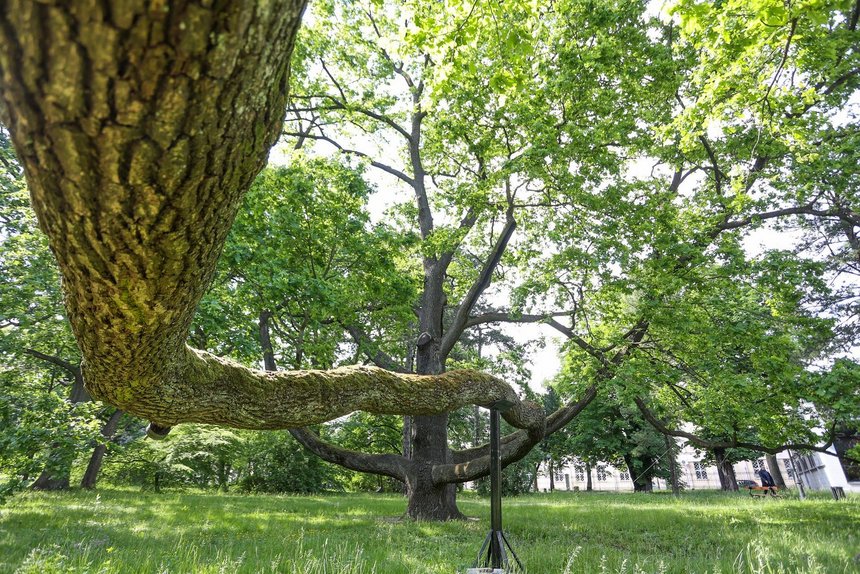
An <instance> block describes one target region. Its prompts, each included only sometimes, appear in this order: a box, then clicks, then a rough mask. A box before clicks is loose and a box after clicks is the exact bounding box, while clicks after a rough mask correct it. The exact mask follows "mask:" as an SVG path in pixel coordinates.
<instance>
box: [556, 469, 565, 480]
mask: <svg viewBox="0 0 860 574" xmlns="http://www.w3.org/2000/svg"><path fill="white" fill-rule="evenodd" d="M562 480H564V474H563V473H562V472H561V471H560V470H556V471H555V481H556V482H561V481H562Z"/></svg>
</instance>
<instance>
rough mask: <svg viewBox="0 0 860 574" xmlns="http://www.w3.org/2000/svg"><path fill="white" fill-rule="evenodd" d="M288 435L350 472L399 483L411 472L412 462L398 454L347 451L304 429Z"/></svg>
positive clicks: (298, 429) (324, 458)
mask: <svg viewBox="0 0 860 574" xmlns="http://www.w3.org/2000/svg"><path fill="white" fill-rule="evenodd" d="M290 434H291V435H293V437H294V438H295V439H296V440H297V441H299V443H300V444H301V445H302V446H304V447H305V448H306V449H308V450H309V451H311V452H312V453H314V454H315V455H317V456H318V457H320V458H321V459H323V460H324V461H326V462H331V463H334V464H338V465H340V466H343V467H345V468H349V469H351V470H355V471H358V472H370V473H373V474H383V475H385V476H390V477H391V478H394V479H396V480H399V481H401V482H405V481H406V477H407V475H408V474H409V473H410V472H413V469H412V467H413V466H414V465H413V464H412V462H411V461H410V460H408V459H407V458H406V457H403V456H400V455H399V454H368V453H364V452H358V451H354V450H348V449H345V448H342V447H339V446H337V445H335V444H332V443H329V442H326V441H324V440H322V439H321V438H319V437H318V436H317V435H316V434H315V433H314V432H313V431H311V430H309V429H306V428H297V429H290Z"/></svg>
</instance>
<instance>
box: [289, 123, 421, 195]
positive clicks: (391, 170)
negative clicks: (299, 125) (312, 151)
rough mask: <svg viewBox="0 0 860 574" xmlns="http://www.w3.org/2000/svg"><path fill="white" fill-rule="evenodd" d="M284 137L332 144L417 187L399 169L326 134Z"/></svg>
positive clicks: (305, 133) (298, 133)
mask: <svg viewBox="0 0 860 574" xmlns="http://www.w3.org/2000/svg"><path fill="white" fill-rule="evenodd" d="M283 135H285V136H290V137H304V138H307V139H312V140H317V141H324V142H326V143H328V144H331V145H332V146H334V147H335V148H337V150H338V151H339V152H341V153H346V154H350V155H354V156H357V157H363V158H366V159H368V160H370V165H372V166H373V167H375V168H377V169H380V170H382V171H384V172H386V173H389V174H391V175H393V176H394V177H396V178H398V179H400V180H401V181H403V182H405V183H406V184H408V185H409V186H414V185H415V180H413V179H412V178H411V177H409V176H408V175H406V174H405V173H403V172H402V171H400V170H399V169H395V168H393V167H391V166H390V165H387V164H384V163H382V162H380V161H376V160H375V159H373V158H371V157H370V156H369V155H368V154H366V153H364V152H362V151H358V150H354V149H348V148H345V147H343V146H342V145H341V144H340V143H338V142H337V141H335V140H334V139H332V138H330V137H328V136H327V135H325V134H312V133H309V132H284V134H283Z"/></svg>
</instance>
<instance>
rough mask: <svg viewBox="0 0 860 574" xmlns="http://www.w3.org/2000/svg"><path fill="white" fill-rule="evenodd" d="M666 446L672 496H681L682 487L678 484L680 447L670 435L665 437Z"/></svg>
mask: <svg viewBox="0 0 860 574" xmlns="http://www.w3.org/2000/svg"><path fill="white" fill-rule="evenodd" d="M663 440H664V441H665V444H666V452H667V453H668V454H669V483H670V484H671V485H672V496H680V495H681V486H680V484H678V457H677V453H676V451H677V449H678V445H677V444H676V443H675V441H674V440H673V439H672V438H671V437H670V436H669V435H665V434H664V435H663Z"/></svg>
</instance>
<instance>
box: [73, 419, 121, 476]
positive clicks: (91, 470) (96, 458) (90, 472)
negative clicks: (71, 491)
mask: <svg viewBox="0 0 860 574" xmlns="http://www.w3.org/2000/svg"><path fill="white" fill-rule="evenodd" d="M121 418H122V411H121V410H119V409H116V410H115V411H114V412H113V414H111V416H110V418H109V419H108V421H107V422H106V423H105V426H104V427H102V437H104V442H100V443H98V444H97V445H96V446H95V448H94V449H93V454H92V455H91V456H90V462H89V463H88V464H87V469H86V471H84V476H83V478H81V488H86V489H88V490H91V489H93V488H95V487H96V482H97V481H98V476H99V471H100V470H101V468H102V462H103V461H104V456H105V452H107V441H109V440H111V439H113V436H114V435H115V434H116V427H117V425H119V419H121Z"/></svg>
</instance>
